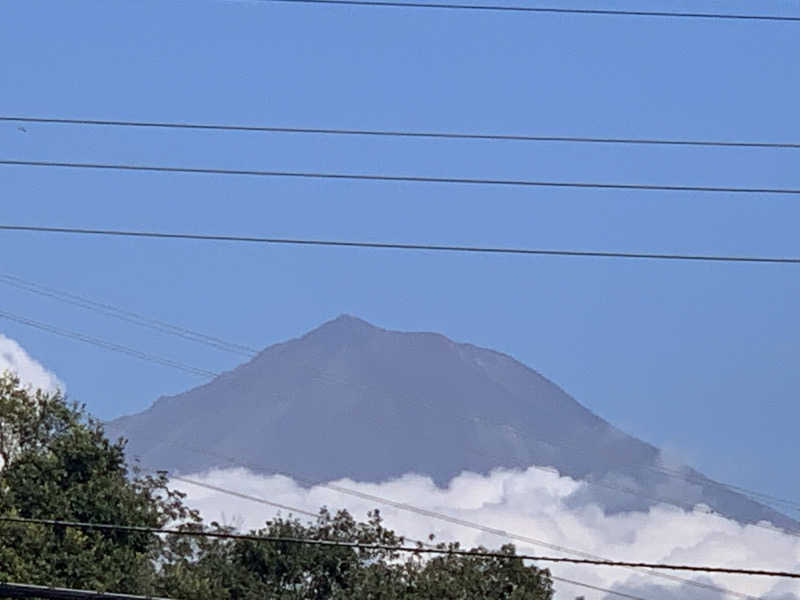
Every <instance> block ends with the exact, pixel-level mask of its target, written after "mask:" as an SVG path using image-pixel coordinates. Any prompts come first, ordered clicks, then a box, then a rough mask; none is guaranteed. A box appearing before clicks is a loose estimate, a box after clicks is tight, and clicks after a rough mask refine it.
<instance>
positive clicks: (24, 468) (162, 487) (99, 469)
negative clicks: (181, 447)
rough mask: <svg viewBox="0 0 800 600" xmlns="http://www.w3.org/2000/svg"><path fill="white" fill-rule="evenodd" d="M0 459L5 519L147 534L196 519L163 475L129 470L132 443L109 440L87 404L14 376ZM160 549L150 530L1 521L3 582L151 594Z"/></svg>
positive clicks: (2, 384)
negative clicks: (78, 523) (126, 449)
mask: <svg viewBox="0 0 800 600" xmlns="http://www.w3.org/2000/svg"><path fill="white" fill-rule="evenodd" d="M0 459H1V460H2V467H0V468H1V469H2V470H1V471H0V513H2V514H6V515H14V516H20V517H28V518H44V519H56V520H67V521H86V522H95V523H118V524H124V525H137V526H144V527H160V526H163V525H165V524H166V523H168V522H170V521H174V520H176V519H183V520H187V519H188V520H192V519H194V518H196V515H194V514H193V513H192V512H191V511H189V510H188V509H187V508H186V507H185V506H184V504H183V502H182V496H181V495H180V494H178V493H176V492H174V491H171V490H169V488H168V487H167V479H166V475H165V474H163V473H161V474H157V475H145V476H142V475H141V474H136V473H134V474H131V473H129V470H128V468H127V466H126V462H125V454H124V443H123V442H122V441H119V442H115V443H112V442H110V441H109V440H108V439H107V438H106V437H105V435H104V433H103V428H102V425H101V424H100V423H99V422H97V421H96V420H95V419H92V418H91V417H89V416H88V415H87V414H86V412H85V411H84V409H83V407H82V406H79V405H77V404H74V403H69V402H67V401H66V400H65V399H64V398H63V397H62V395H61V394H59V393H55V394H47V393H44V392H42V391H32V390H30V389H26V388H24V387H22V386H21V385H20V382H19V380H18V379H17V378H15V377H13V376H11V375H8V374H6V375H0ZM131 475H133V476H131ZM161 546H162V544H161V540H160V539H159V538H158V537H157V536H155V535H151V534H147V533H123V532H115V531H100V530H94V531H87V530H79V529H73V528H61V527H59V528H54V527H51V526H43V525H42V526H32V525H26V524H14V523H0V580H7V581H20V582H26V583H34V584H41V585H54V586H64V587H82V588H89V589H98V590H113V591H117V592H130V593H149V591H150V590H152V589H153V587H154V585H155V574H156V573H155V569H154V564H155V563H154V561H155V560H157V559H158V558H159V557H160V554H161V553H162V547H161Z"/></svg>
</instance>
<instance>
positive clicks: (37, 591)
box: [0, 582, 167, 600]
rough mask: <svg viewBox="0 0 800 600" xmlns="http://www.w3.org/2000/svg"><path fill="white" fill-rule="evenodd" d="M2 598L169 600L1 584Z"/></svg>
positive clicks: (30, 585) (21, 584)
mask: <svg viewBox="0 0 800 600" xmlns="http://www.w3.org/2000/svg"><path fill="white" fill-rule="evenodd" d="M0 598H52V599H53V600H167V599H165V598H156V597H155V596H133V595H131V594H115V593H113V592H100V591H98V590H76V589H73V588H61V587H51V586H46V585H32V584H29V583H6V582H0Z"/></svg>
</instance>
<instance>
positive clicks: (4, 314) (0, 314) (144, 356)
mask: <svg viewBox="0 0 800 600" xmlns="http://www.w3.org/2000/svg"><path fill="white" fill-rule="evenodd" d="M0 318H3V319H8V320H9V321H14V322H15V323H19V324H20V325H27V326H28V327H34V328H36V329H41V330H42V331H46V332H48V333H53V334H55V335H60V336H61V337H66V338H70V339H73V340H78V341H81V342H84V343H85V344H91V345H93V346H98V347H99V348H103V349H104V350H111V351H113V352H119V353H120V354H127V355H128V356H133V357H134V358H138V359H139V360H144V361H148V362H152V363H155V364H159V365H162V366H165V367H172V368H173V369H178V370H180V371H184V372H186V373H191V374H192V375H199V376H201V377H216V376H217V375H219V373H217V372H214V371H208V370H206V369H201V368H199V367H193V366H191V365H186V364H184V363H180V362H178V361H174V360H172V359H169V358H163V357H161V356H157V355H155V354H149V353H147V352H141V351H139V350H135V349H133V348H129V347H127V346H122V345H120V344H116V343H113V342H108V341H106V340H101V339H99V338H95V337H91V336H88V335H84V334H82V333H78V332H77V331H71V330H69V329H61V328H60V327H55V326H53V325H49V324H47V323H42V322H41V321H34V320H33V319H28V318H26V317H22V316H19V315H15V314H13V313H10V312H8V311H5V310H0Z"/></svg>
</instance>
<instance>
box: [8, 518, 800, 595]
mask: <svg viewBox="0 0 800 600" xmlns="http://www.w3.org/2000/svg"><path fill="white" fill-rule="evenodd" d="M0 521H5V522H9V523H26V524H33V525H50V526H55V527H72V528H76V529H106V530H112V531H134V532H139V533H154V534H167V535H181V536H189V537H210V538H219V539H232V540H244V541H252V542H268V543H289V544H309V545H315V546H330V547H343V548H356V549H365V550H388V551H392V552H413V553H420V554H446V555H450V556H468V557H472V558H503V559H509V558H510V559H521V560H531V561H534V562H551V563H568V564H576V565H593V566H601V567H626V568H634V569H661V570H669V571H692V572H702V573H724V574H727V575H749V576H759V577H782V578H789V579H800V572H793V571H774V570H767V569H734V568H729V567H716V566H707V565H686V564H672V563H649V562H636V561H620V560H596V559H589V558H569V557H564V556H538V555H534V554H514V555H511V554H506V553H503V552H484V551H472V550H450V549H441V548H426V547H422V548H419V547H408V546H395V545H391V544H372V543H362V542H345V541H339V540H313V539H307V538H293V537H282V536H258V535H248V534H241V533H230V532H221V531H196V530H184V529H168V528H162V527H141V526H137V525H115V524H110V523H86V522H83V521H59V520H54V519H32V518H24V517H10V516H0Z"/></svg>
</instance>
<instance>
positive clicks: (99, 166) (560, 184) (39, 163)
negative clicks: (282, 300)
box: [0, 159, 800, 196]
mask: <svg viewBox="0 0 800 600" xmlns="http://www.w3.org/2000/svg"><path fill="white" fill-rule="evenodd" d="M0 165H5V166H11V167H51V168H61V169H96V170H101V171H103V170H112V171H143V172H151V173H185V174H194V175H233V176H244V177H292V178H299V179H339V180H353V181H387V182H395V183H436V184H456V185H490V186H514V187H517V186H519V187H550V188H582V189H603V190H634V191H661V192H703V193H726V194H785V195H791V196H797V195H800V188H772V187H738V186H714V185H712V186H704V185H667V184H650V183H610V182H609V183H606V182H594V181H544V180H532V179H498V178H481V177H433V176H427V175H389V174H377V173H375V174H374V173H323V172H319V171H282V170H265V169H220V168H213V167H178V166H169V165H144V164H128V163H99V162H98V163H83V162H72V161H46V160H12V159H0Z"/></svg>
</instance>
